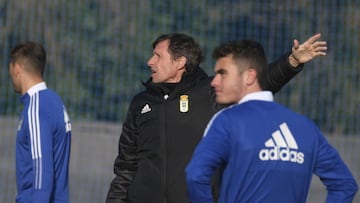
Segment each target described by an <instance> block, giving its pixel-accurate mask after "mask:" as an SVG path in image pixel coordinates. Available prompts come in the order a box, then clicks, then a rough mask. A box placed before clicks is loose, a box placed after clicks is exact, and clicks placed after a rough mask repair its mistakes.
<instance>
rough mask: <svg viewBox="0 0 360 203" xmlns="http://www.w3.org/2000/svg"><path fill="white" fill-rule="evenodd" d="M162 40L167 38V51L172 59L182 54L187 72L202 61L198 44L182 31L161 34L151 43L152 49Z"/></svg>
mask: <svg viewBox="0 0 360 203" xmlns="http://www.w3.org/2000/svg"><path fill="white" fill-rule="evenodd" d="M164 40H169V53H170V55H171V57H172V59H173V60H176V59H178V58H180V57H182V56H183V57H185V58H186V64H185V69H186V71H187V72H192V71H193V70H194V69H195V68H197V67H198V66H199V65H200V63H201V62H202V61H203V58H204V57H203V55H202V52H201V49H200V46H199V45H198V43H196V42H195V40H194V39H193V38H192V37H191V36H189V35H186V34H183V33H170V34H162V35H160V36H159V37H158V38H156V39H155V41H154V42H153V43H152V47H153V49H155V47H156V45H157V44H158V43H160V42H162V41H164Z"/></svg>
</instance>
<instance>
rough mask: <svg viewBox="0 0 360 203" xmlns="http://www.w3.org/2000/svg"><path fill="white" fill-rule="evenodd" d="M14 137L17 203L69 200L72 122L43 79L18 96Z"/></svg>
mask: <svg viewBox="0 0 360 203" xmlns="http://www.w3.org/2000/svg"><path fill="white" fill-rule="evenodd" d="M21 101H22V103H23V104H24V109H23V111H22V113H21V116H20V123H19V127H18V132H17V137H16V179H17V196H16V202H59V203H60V202H61V203H65V202H69V188H68V167H69V158H70V144H71V124H70V119H69V116H68V114H67V112H66V109H65V107H64V104H63V102H62V100H61V99H60V97H59V96H58V95H57V94H56V93H55V92H53V91H52V90H50V89H48V88H47V87H46V84H45V83H44V82H41V83H38V84H37V85H35V86H33V87H32V88H31V89H29V90H28V91H27V93H26V94H24V95H23V96H22V97H21Z"/></svg>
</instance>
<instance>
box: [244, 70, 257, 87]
mask: <svg viewBox="0 0 360 203" xmlns="http://www.w3.org/2000/svg"><path fill="white" fill-rule="evenodd" d="M256 81H257V72H256V70H255V69H254V68H249V69H247V70H246V83H247V84H249V85H251V84H254V83H255V82H256Z"/></svg>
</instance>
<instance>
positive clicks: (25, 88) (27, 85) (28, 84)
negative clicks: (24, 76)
mask: <svg viewBox="0 0 360 203" xmlns="http://www.w3.org/2000/svg"><path fill="white" fill-rule="evenodd" d="M41 82H44V81H43V80H42V79H41V78H31V79H28V80H24V82H23V83H22V85H21V95H24V94H26V92H27V91H28V90H29V89H30V88H32V87H33V86H35V85H36V84H38V83H41Z"/></svg>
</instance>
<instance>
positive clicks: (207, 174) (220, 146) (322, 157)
mask: <svg viewBox="0 0 360 203" xmlns="http://www.w3.org/2000/svg"><path fill="white" fill-rule="evenodd" d="M218 167H220V168H222V170H223V173H222V179H221V186H220V187H221V188H220V196H219V202H220V203H235V202H252V203H256V202H292V203H297V202H306V198H307V194H308V191H309V187H310V183H311V179H312V175H313V174H315V175H317V176H319V177H320V179H321V180H322V182H323V184H324V185H325V186H326V187H327V191H328V195H327V202H342V203H345V202H352V199H353V197H354V195H355V193H356V191H357V183H356V182H355V179H354V178H353V176H352V174H351V172H350V171H349V169H348V168H347V166H346V165H345V164H344V162H343V161H342V159H341V158H340V156H339V154H338V152H337V151H336V150H335V149H334V148H333V147H332V146H330V145H329V143H328V142H327V140H326V139H325V137H324V136H323V135H322V134H321V132H320V130H319V129H318V128H317V127H316V126H315V124H313V122H311V121H310V120H309V119H307V118H305V117H304V116H301V115H299V114H297V113H295V112H293V111H291V110H289V109H287V108H285V107H284V106H282V105H279V104H278V103H275V102H269V101H260V100H251V101H247V102H244V103H242V104H236V105H234V106H232V107H229V108H227V109H224V110H222V111H220V112H219V113H218V114H216V115H215V116H214V117H213V118H212V120H211V121H210V123H209V125H208V128H207V130H206V132H205V134H204V138H203V139H202V140H201V142H200V143H199V145H198V146H197V148H196V150H195V152H194V155H193V158H192V160H191V161H190V163H189V165H188V166H187V168H186V173H187V184H188V191H189V196H190V200H191V202H193V203H201V202H204V203H206V202H212V197H211V187H210V183H211V177H212V175H213V173H214V170H215V169H216V168H218Z"/></svg>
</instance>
